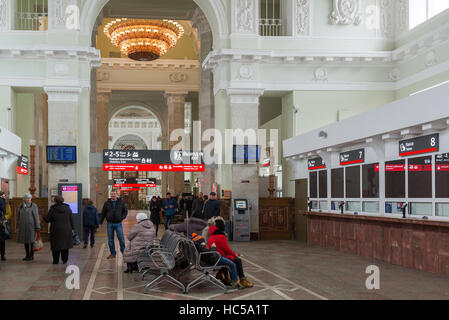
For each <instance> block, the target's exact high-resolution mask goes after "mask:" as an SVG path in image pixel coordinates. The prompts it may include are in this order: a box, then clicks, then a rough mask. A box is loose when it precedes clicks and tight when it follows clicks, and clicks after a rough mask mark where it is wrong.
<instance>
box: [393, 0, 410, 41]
mask: <svg viewBox="0 0 449 320" xmlns="http://www.w3.org/2000/svg"><path fill="white" fill-rule="evenodd" d="M396 1H397V2H396V14H397V18H396V20H397V24H396V28H397V32H396V34H397V35H398V34H401V33H403V32H405V31H407V30H408V25H409V21H408V16H409V13H408V0H396Z"/></svg>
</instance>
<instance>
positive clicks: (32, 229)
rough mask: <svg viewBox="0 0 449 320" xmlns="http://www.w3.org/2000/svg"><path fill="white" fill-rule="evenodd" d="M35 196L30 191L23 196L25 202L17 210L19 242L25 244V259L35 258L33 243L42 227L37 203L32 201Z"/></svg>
mask: <svg viewBox="0 0 449 320" xmlns="http://www.w3.org/2000/svg"><path fill="white" fill-rule="evenodd" d="M32 198H33V196H32V195H31V194H29V193H27V194H25V195H24V196H23V203H22V204H21V205H20V207H19V210H18V212H17V222H16V223H17V227H18V228H19V234H18V235H17V242H18V243H23V245H24V246H25V252H26V256H25V258H23V261H32V260H34V251H33V243H34V241H35V240H36V232H37V231H39V230H40V229H41V224H40V221H39V213H38V210H37V205H36V204H34V203H32V202H31V199H32Z"/></svg>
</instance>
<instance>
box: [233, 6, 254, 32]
mask: <svg viewBox="0 0 449 320" xmlns="http://www.w3.org/2000/svg"><path fill="white" fill-rule="evenodd" d="M234 5H235V6H236V9H237V11H236V13H235V14H236V19H235V23H236V29H237V31H238V32H240V33H254V32H256V29H255V20H256V17H255V9H256V3H255V1H254V0H237V1H234Z"/></svg>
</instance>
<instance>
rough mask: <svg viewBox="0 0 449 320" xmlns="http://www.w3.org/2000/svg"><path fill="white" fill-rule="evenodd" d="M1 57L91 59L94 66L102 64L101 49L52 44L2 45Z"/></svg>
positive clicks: (0, 47) (0, 49)
mask: <svg viewBox="0 0 449 320" xmlns="http://www.w3.org/2000/svg"><path fill="white" fill-rule="evenodd" d="M0 58H10V59H11V58H19V59H45V58H51V59H60V60H63V59H68V60H71V61H73V60H74V59H78V60H79V61H89V62H90V63H91V66H92V67H93V68H97V67H99V66H100V62H101V55H100V50H97V49H95V48H92V47H76V46H51V45H31V46H30V45H14V46H10V45H8V46H6V45H0Z"/></svg>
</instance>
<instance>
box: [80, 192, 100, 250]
mask: <svg viewBox="0 0 449 320" xmlns="http://www.w3.org/2000/svg"><path fill="white" fill-rule="evenodd" d="M99 226H100V220H99V219H98V210H97V208H95V207H94V203H93V201H92V200H91V199H89V200H88V202H87V206H86V207H85V208H84V210H83V227H84V247H83V248H84V249H86V248H87V243H88V242H89V241H88V240H89V234H90V247H91V248H93V247H94V244H95V232H96V229H98V227H99Z"/></svg>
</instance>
